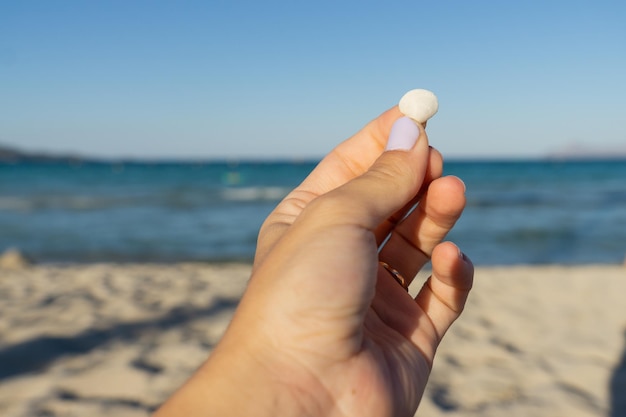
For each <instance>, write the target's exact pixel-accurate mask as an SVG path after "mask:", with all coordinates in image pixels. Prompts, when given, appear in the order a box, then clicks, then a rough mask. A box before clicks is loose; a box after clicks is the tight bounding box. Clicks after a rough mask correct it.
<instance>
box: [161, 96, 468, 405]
mask: <svg viewBox="0 0 626 417" xmlns="http://www.w3.org/2000/svg"><path fill="white" fill-rule="evenodd" d="M400 116H401V115H400V114H399V111H398V110H397V108H393V109H391V110H389V111H387V112H386V113H384V114H383V115H381V116H380V117H379V118H378V119H376V120H374V121H373V122H371V123H370V124H368V125H367V126H366V127H365V128H364V129H363V130H362V131H361V132H359V133H358V134H356V135H355V136H354V137H352V138H351V139H349V140H347V141H345V142H344V143H342V144H341V145H339V146H338V147H337V148H336V149H335V150H334V151H333V152H331V153H330V154H329V155H328V156H327V157H326V158H324V160H323V161H322V162H321V163H320V164H319V165H318V167H317V168H316V169H315V170H314V171H313V172H312V173H311V175H310V176H309V177H308V178H307V179H306V180H305V181H304V182H303V183H302V184H301V185H300V186H299V187H298V188H297V189H295V190H294V191H293V192H292V193H290V194H289V195H288V196H287V197H286V198H285V199H284V200H283V201H282V202H281V203H280V204H279V205H278V206H277V208H276V209H275V210H274V212H273V213H272V214H271V215H270V216H269V217H268V218H267V220H266V221H265V223H264V225H263V227H262V229H261V232H260V234H259V241H258V249H257V253H256V257H255V262H254V267H253V274H252V277H251V280H250V283H249V286H248V289H247V291H246V293H245V295H244V297H243V298H242V301H241V303H240V305H239V307H238V309H237V312H236V314H235V316H234V318H233V321H232V323H231V326H230V327H229V329H228V331H227V332H226V334H225V335H224V337H223V339H222V341H221V342H220V343H219V345H218V346H217V347H216V349H215V350H214V352H213V354H212V355H211V357H210V358H209V360H208V361H207V363H206V364H204V365H203V366H202V367H201V368H200V370H199V371H198V372H197V373H196V375H195V376H194V377H193V378H192V379H191V380H190V381H189V382H188V383H187V384H186V385H185V386H184V387H183V388H181V390H179V392H178V393H176V394H175V395H174V396H173V397H172V398H171V399H170V400H169V401H168V403H166V404H165V405H164V406H163V408H162V409H161V410H160V412H159V414H158V415H160V416H166V415H170V413H171V415H182V414H184V415H188V416H189V415H216V416H217V415H220V416H231V415H232V416H248V415H256V416H259V415H267V416H270V415H271V416H291V415H293V416H296V415H298V416H303V415H307V416H355V417H356V416H377V417H378V416H393V417H399V416H412V415H413V414H414V413H415V410H416V409H417V406H418V404H419V401H420V399H421V396H422V394H423V392H424V389H425V386H426V382H427V379H428V375H429V372H430V368H431V366H432V361H433V359H434V355H435V351H436V348H437V346H438V344H439V342H440V341H441V338H442V337H443V335H444V333H445V332H446V330H447V329H448V327H449V326H450V325H451V324H452V322H453V321H454V320H455V319H456V318H457V317H458V315H459V314H460V313H461V311H462V309H463V306H464V304H465V300H466V298H467V295H468V293H469V290H470V288H471V285H472V276H473V267H472V265H471V262H469V260H467V258H466V257H465V256H464V255H462V253H461V252H460V251H459V250H458V248H457V247H456V246H455V245H454V244H452V243H449V242H448V243H441V241H442V240H443V238H444V237H445V235H446V234H447V232H448V231H449V230H450V228H452V226H453V225H454V223H455V222H456V220H457V219H458V218H459V216H460V214H461V212H462V210H463V207H464V204H465V197H464V191H465V189H464V185H463V183H462V182H461V181H460V180H459V179H458V178H455V177H445V178H441V173H442V159H441V156H440V155H439V153H438V152H437V151H435V150H434V149H431V148H429V146H428V140H427V137H426V133H425V132H424V130H423V128H421V127H420V128H419V129H415V134H414V136H417V135H418V134H419V137H418V138H417V142H416V143H415V145H414V146H412V147H411V148H410V149H408V150H389V151H386V152H384V150H385V147H386V146H387V139H388V137H389V134H390V130H391V128H392V124H393V123H394V121H396V120H397V119H398V118H399V117H400ZM396 136H397V135H396ZM404 136H406V132H405V134H404ZM409 136H410V135H409ZM394 137H395V136H394ZM401 139H406V138H401ZM409 139H411V138H409ZM412 139H413V141H414V139H415V137H413V138H412ZM405 147H406V146H405ZM417 201H419V204H418V206H417V208H416V209H415V210H413V211H412V212H410V214H408V216H406V213H407V210H409V209H410V208H411V207H412V206H413V204H414V203H415V202H417ZM405 216H406V217H405ZM400 220H402V221H400ZM389 234H390V237H389V239H388V241H387V242H386V244H385V245H384V247H383V248H382V249H381V250H380V252H379V251H378V248H379V246H380V245H381V243H382V242H383V241H384V240H385V238H386V237H387V236H388V235H389ZM429 259H431V260H432V269H433V272H432V275H431V277H430V278H429V279H428V280H427V282H426V283H425V284H424V285H423V286H422V288H421V289H420V290H419V292H418V294H417V296H416V297H415V298H413V297H411V296H410V295H409V294H408V293H407V292H406V291H405V289H404V288H403V287H402V286H400V285H399V284H398V283H397V282H396V281H395V280H394V279H393V277H392V276H391V274H390V273H389V272H388V271H387V270H386V269H385V268H383V267H382V266H380V265H379V260H380V261H384V262H386V263H388V264H389V265H391V266H392V267H393V268H395V269H396V270H398V271H399V272H400V273H401V274H402V275H403V276H404V277H405V279H406V280H407V281H411V280H412V278H413V277H414V276H415V275H416V274H417V272H418V271H419V270H420V269H421V268H422V267H423V266H424V265H425V264H426V263H427V262H428V261H429Z"/></svg>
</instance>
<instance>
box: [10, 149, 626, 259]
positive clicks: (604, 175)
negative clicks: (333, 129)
mask: <svg viewBox="0 0 626 417" xmlns="http://www.w3.org/2000/svg"><path fill="white" fill-rule="evenodd" d="M316 163H317V161H207V162H119V161H117V162H85V161H82V162H81V161H65V162H49V161H47V162H46V161H44V162H19V163H0V252H2V251H5V250H7V249H10V248H13V249H17V250H19V251H20V252H22V253H23V254H24V255H25V256H26V257H27V258H29V259H30V260H32V261H34V262H41V263H61V264H63V263H88V262H120V263H125V262H158V263H162V262H163V263H165V262H167V263H169V262H188V261H192V262H196V261H200V262H230V261H246V262H247V261H250V260H252V258H253V256H254V250H255V245H256V236H257V233H258V231H259V227H260V226H261V223H262V222H263V220H264V219H265V217H266V216H267V215H268V214H269V213H270V212H271V210H272V209H273V208H274V207H275V206H276V204H277V203H278V202H279V201H280V200H281V199H282V198H283V197H284V196H285V195H286V194H287V193H288V192H289V191H290V190H291V189H293V188H294V187H295V186H297V185H298V184H299V183H300V182H301V181H302V180H303V179H304V178H305V177H306V176H307V174H308V173H309V172H310V171H311V170H312V169H313V168H314V167H315V165H316ZM444 174H445V175H456V176H458V177H460V178H461V179H463V181H464V182H465V184H466V186H467V193H466V195H467V208H466V209H465V211H464V214H463V216H462V217H461V219H460V220H459V221H458V223H457V225H456V226H455V228H454V229H453V231H452V232H451V233H450V234H449V236H448V240H452V241H454V242H456V243H457V244H458V245H459V246H460V247H461V248H462V249H463V251H464V252H465V253H467V255H468V256H469V257H470V258H471V259H472V261H473V262H474V263H475V264H476V265H514V264H568V265H577V264H592V263H611V264H621V263H623V262H624V260H625V256H626V160H593V161H568V160H533V161H493V160H490V161H471V160H456V161H448V162H446V164H445V168H444Z"/></svg>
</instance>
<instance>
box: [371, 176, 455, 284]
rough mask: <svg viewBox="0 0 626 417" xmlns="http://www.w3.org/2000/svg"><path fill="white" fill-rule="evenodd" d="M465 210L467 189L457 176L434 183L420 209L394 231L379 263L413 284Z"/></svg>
mask: <svg viewBox="0 0 626 417" xmlns="http://www.w3.org/2000/svg"><path fill="white" fill-rule="evenodd" d="M464 207H465V185H464V184H463V182H462V181H461V180H460V179H459V178H457V177H454V176H448V177H442V178H438V179H436V180H434V181H433V182H432V183H431V184H430V186H429V187H428V190H427V191H426V193H425V194H424V196H423V197H422V199H421V200H420V202H419V203H418V205H417V207H416V208H415V210H413V212H411V213H410V214H409V215H408V216H407V217H406V218H405V219H404V220H402V221H401V222H400V223H399V224H398V225H397V226H396V227H395V228H394V229H393V230H392V231H391V235H390V237H389V239H388V240H387V241H386V242H385V244H384V246H383V247H382V249H381V250H380V253H379V259H380V260H381V261H384V262H386V263H387V264H389V265H391V266H392V267H393V268H394V269H396V270H397V271H398V272H400V273H401V274H402V276H403V277H404V278H405V279H406V281H407V283H410V282H411V281H412V280H413V278H414V277H415V275H417V273H418V272H419V270H420V269H421V268H422V267H423V266H424V265H425V264H426V263H427V262H428V261H429V260H430V257H431V255H432V251H433V249H434V248H435V246H437V245H438V244H439V243H441V241H442V240H443V239H444V238H445V236H446V235H447V234H448V232H449V231H450V229H452V227H453V226H454V224H455V223H456V221H457V220H458V219H459V217H460V216H461V213H462V212H463V208H464Z"/></svg>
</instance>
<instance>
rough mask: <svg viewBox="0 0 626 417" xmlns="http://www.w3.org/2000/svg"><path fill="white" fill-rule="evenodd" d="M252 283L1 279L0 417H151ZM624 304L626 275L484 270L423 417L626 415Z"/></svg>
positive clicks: (115, 273)
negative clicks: (151, 413)
mask: <svg viewBox="0 0 626 417" xmlns="http://www.w3.org/2000/svg"><path fill="white" fill-rule="evenodd" d="M249 272H250V266H249V265H246V264H171V265H154V264H152V265H139V264H137V265H135V264H132V265H113V264H90V265H80V266H76V265H73V266H49V265H48V266H26V267H20V268H15V269H2V270H0V415H2V416H5V417H18V416H19V417H21V416H93V417H97V416H105V415H106V416H110V415H115V416H117V417H139V416H148V415H149V414H150V412H151V411H152V410H153V409H155V408H156V407H157V406H158V405H159V404H160V403H161V402H162V401H163V400H164V399H165V398H166V397H167V396H168V395H169V394H170V393H171V392H172V391H173V390H174V389H175V388H177V387H178V386H179V385H180V384H181V383H182V382H183V381H184V380H185V379H186V378H187V377H188V376H189V375H190V374H191V373H192V372H193V371H194V369H195V368H196V367H197V366H198V365H199V364H200V363H201V362H202V361H203V360H204V359H205V358H206V357H207V355H208V354H209V353H210V352H211V349H212V347H213V346H214V345H215V344H216V343H217V341H218V340H219V338H220V335H221V334H222V332H223V331H224V329H225V328H226V326H227V325H228V322H229V320H230V317H231V315H232V312H233V310H234V308H235V307H236V305H237V302H238V300H239V297H240V295H241V293H242V292H243V290H244V288H245V285H246V281H247V279H248V275H249ZM420 278H421V277H420ZM418 285H419V283H416V284H415V287H417V286H418ZM624 294H626V268H624V267H622V266H617V265H615V266H580V267H560V266H548V267H522V266H520V267H490V268H477V271H476V283H475V289H474V291H473V294H472V296H471V298H470V300H469V302H468V305H467V308H466V312H465V314H464V316H463V317H462V318H461V319H460V320H459V321H458V322H457V323H456V324H455V326H454V327H453V328H452V329H451V331H450V333H449V334H448V336H447V338H446V339H445V340H444V342H443V344H442V346H441V347H440V350H439V355H438V357H437V360H436V363H435V366H434V369H433V373H432V376H431V380H430V383H429V387H428V390H427V392H426V394H425V397H424V399H423V401H422V405H421V406H420V409H419V410H418V412H417V414H416V415H417V416H424V417H426V416H435V417H436V416H446V417H453V416H525V417H531V416H551V417H553V416H569V417H571V416H596V417H597V416H611V417H617V416H625V415H626V358H625V355H626V338H625V336H626V333H625V332H626V302H624Z"/></svg>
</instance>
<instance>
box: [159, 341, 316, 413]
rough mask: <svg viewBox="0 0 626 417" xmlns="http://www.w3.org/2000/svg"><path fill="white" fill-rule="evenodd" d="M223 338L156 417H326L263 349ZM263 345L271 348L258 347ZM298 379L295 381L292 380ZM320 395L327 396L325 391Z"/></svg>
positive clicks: (309, 389)
mask: <svg viewBox="0 0 626 417" xmlns="http://www.w3.org/2000/svg"><path fill="white" fill-rule="evenodd" d="M233 339H234V342H237V343H229V340H228V338H226V337H225V339H224V340H222V342H220V344H219V345H218V346H217V347H216V349H215V350H214V352H213V353H212V354H211V356H210V358H209V359H208V360H207V361H206V362H205V363H204V364H203V365H202V366H201V367H200V368H199V369H198V371H197V372H196V373H195V374H194V375H193V376H192V377H191V378H190V379H189V381H187V383H185V385H183V387H181V388H180V389H179V390H178V391H177V392H176V393H175V394H174V395H173V396H172V397H171V398H170V399H169V400H168V401H167V402H166V403H165V404H164V405H163V406H162V407H161V409H159V410H158V411H157V413H156V414H155V415H154V417H169V416H180V415H185V416H187V417H196V416H198V417H200V416H212V415H215V416H220V417H244V416H245V417H248V416H251V415H253V416H255V417H277V416H280V417H290V416H294V417H295V416H298V417H303V416H310V417H317V416H322V415H324V414H323V413H322V411H321V407H319V404H318V403H317V402H316V400H315V399H314V398H313V397H314V396H312V395H311V394H312V393H317V394H318V395H319V392H320V391H319V390H316V389H313V385H312V384H302V383H299V382H298V381H299V380H300V381H301V380H302V378H298V377H297V376H296V375H294V373H293V372H292V370H291V371H290V370H288V369H286V367H282V366H281V365H280V364H279V363H277V361H276V360H274V358H268V356H275V355H267V354H265V353H264V352H263V349H262V348H261V349H257V348H251V347H246V346H242V345H241V342H242V341H243V340H249V339H247V338H246V339H244V338H242V337H234V338H233ZM258 345H259V346H267V345H263V344H258ZM294 376H296V377H294ZM321 392H324V391H323V390H322V391H321Z"/></svg>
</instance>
